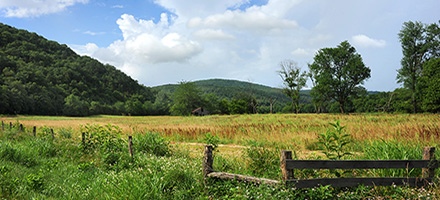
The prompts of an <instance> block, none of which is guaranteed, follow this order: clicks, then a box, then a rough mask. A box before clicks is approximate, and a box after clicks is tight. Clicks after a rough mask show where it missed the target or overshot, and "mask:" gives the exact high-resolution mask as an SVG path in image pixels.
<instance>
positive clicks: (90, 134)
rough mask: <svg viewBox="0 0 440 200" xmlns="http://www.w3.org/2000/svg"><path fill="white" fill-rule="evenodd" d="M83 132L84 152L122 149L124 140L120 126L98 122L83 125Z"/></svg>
mask: <svg viewBox="0 0 440 200" xmlns="http://www.w3.org/2000/svg"><path fill="white" fill-rule="evenodd" d="M81 132H82V133H84V137H85V138H84V144H83V143H81V147H82V149H83V151H84V152H91V151H93V150H100V151H102V152H103V153H105V152H109V151H122V149H123V147H124V144H125V142H124V140H122V139H121V133H122V130H121V129H120V128H119V126H114V125H110V124H108V125H105V126H100V125H97V124H92V125H90V124H87V125H85V126H81Z"/></svg>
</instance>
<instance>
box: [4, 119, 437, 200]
mask: <svg viewBox="0 0 440 200" xmlns="http://www.w3.org/2000/svg"><path fill="white" fill-rule="evenodd" d="M1 120H3V121H4V122H5V126H4V130H2V129H0V171H1V173H0V176H1V178H0V185H1V187H0V188H1V190H0V196H1V197H2V198H7V199H17V198H18V199H29V198H36V199H48V198H53V199H61V198H63V199H231V198H235V199H248V198H253V199H298V198H301V199H305V198H307V199H334V198H341V199H359V198H393V199H433V198H434V199H435V198H439V197H440V196H439V195H438V194H439V193H440V190H439V189H438V187H437V183H438V182H437V181H435V182H434V184H433V185H431V186H426V187H423V188H411V187H393V186H390V187H362V186H360V187H357V188H331V187H328V186H323V187H319V188H311V189H295V188H287V187H285V186H282V185H278V186H267V185H255V184H251V183H242V182H236V181H216V180H212V179H210V180H206V181H205V180H204V179H203V177H202V169H201V167H202V166H201V165H202V164H201V161H202V155H203V150H202V149H203V145H190V143H188V142H199V143H205V144H213V145H215V146H217V148H216V150H215V153H214V168H215V170H218V171H226V172H231V173H239V174H246V175H252V176H257V177H266V178H272V179H279V178H280V176H281V175H280V171H279V151H280V150H282V149H290V150H294V151H295V154H294V155H295V157H296V158H306V159H328V158H331V157H329V156H327V154H323V153H322V152H324V153H326V152H327V153H332V152H331V151H330V152H329V151H325V149H326V148H325V147H326V146H325V143H326V140H325V138H324V137H322V136H323V135H325V134H327V130H333V128H334V127H333V126H331V125H329V122H335V121H337V120H338V121H339V122H340V125H341V126H345V128H344V129H341V130H343V131H344V132H343V134H348V135H349V138H348V139H349V143H348V144H347V145H344V146H342V147H341V148H340V149H339V150H337V151H340V152H342V154H329V155H330V156H331V155H342V156H340V157H343V159H421V156H422V147H423V146H437V145H436V144H437V143H438V142H439V134H438V133H439V128H438V127H439V125H440V117H439V116H438V115H433V114H428V115H329V114H321V115H235V116H209V117H202V118H196V117H114V116H97V117H90V118H62V117H31V116H29V117H26V116H22V117H3V118H2V119H1ZM9 122H12V123H13V127H12V128H9ZM19 123H22V124H24V127H25V129H24V131H21V130H20V128H19ZM110 124H112V125H110ZM333 125H334V126H335V127H339V123H333ZM32 126H38V128H37V133H36V137H34V136H33V134H32V128H31V127H32ZM50 128H54V130H55V131H54V132H55V139H53V138H52V136H51V132H50ZM335 130H336V129H335ZM338 130H339V129H338ZM81 132H83V133H85V136H86V137H85V142H84V143H83V142H82V140H81V134H80V133H81ZM127 135H133V146H134V155H133V157H131V156H130V154H129V153H128V145H127V139H126V138H127V137H126V136H127ZM341 136H342V135H341ZM345 138H346V137H345ZM327 142H328V140H327ZM224 143H230V145H226V146H222V145H220V144H224ZM345 152H350V153H351V154H350V155H348V154H344V153H345ZM333 153H337V152H333ZM438 153H439V152H438V151H437V157H439V154H438ZM353 173H356V176H403V177H405V176H419V175H420V174H421V172H420V171H417V170H414V171H407V170H405V169H402V170H369V172H367V171H356V172H344V173H339V172H338V173H335V172H331V171H326V170H321V171H316V170H298V171H295V176H296V177H297V178H316V177H334V176H338V174H344V175H343V176H352V174H353ZM350 174H351V175H350ZM438 176H439V172H437V173H436V179H437V178H438Z"/></svg>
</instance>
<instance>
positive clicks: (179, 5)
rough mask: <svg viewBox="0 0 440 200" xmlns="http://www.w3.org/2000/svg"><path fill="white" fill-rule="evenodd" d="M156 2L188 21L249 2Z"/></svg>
mask: <svg viewBox="0 0 440 200" xmlns="http://www.w3.org/2000/svg"><path fill="white" fill-rule="evenodd" d="M154 2H155V3H156V4H158V5H160V6H162V7H164V8H166V9H168V10H169V11H170V12H172V13H175V14H176V15H177V16H179V18H182V19H184V20H186V19H189V18H193V17H206V16H209V15H212V13H221V12H224V11H225V10H227V9H229V8H237V7H239V6H241V5H243V4H245V3H248V2H249V0H221V1H216V0H214V1H212V0H211V1H206V0H185V1H182V0H177V1H176V0H155V1H154Z"/></svg>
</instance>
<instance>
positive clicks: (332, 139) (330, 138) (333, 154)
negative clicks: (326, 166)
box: [318, 120, 351, 160]
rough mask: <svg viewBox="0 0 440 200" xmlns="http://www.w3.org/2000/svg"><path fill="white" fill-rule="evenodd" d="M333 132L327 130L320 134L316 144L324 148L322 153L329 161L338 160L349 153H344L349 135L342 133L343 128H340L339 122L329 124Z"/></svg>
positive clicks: (348, 141)
mask: <svg viewBox="0 0 440 200" xmlns="http://www.w3.org/2000/svg"><path fill="white" fill-rule="evenodd" d="M330 125H331V126H333V130H331V129H329V130H327V132H326V133H320V134H319V137H318V143H319V144H321V145H322V146H323V147H324V151H323V153H324V154H325V155H326V156H327V158H328V159H330V160H340V159H342V158H344V157H345V156H348V155H351V153H349V152H347V151H345V146H347V145H348V144H349V143H350V142H351V140H350V134H344V133H342V131H343V129H344V128H345V126H341V124H340V122H339V120H338V121H336V123H330Z"/></svg>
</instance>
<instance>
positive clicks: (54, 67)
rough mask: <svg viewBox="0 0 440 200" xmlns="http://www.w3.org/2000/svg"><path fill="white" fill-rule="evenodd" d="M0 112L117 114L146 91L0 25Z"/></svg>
mask: <svg viewBox="0 0 440 200" xmlns="http://www.w3.org/2000/svg"><path fill="white" fill-rule="evenodd" d="M0 71H1V75H0V114H37V115H72V116H83V115H89V114H95V113H96V114H98V113H106V114H112V113H114V114H120V113H121V109H124V108H125V102H127V101H129V100H130V99H133V98H134V99H136V100H139V101H142V102H143V101H147V100H152V98H154V97H153V96H154V95H152V93H151V89H150V88H147V87H145V86H143V85H140V84H138V83H137V81H135V80H133V79H132V78H131V77H129V76H127V75H126V74H124V73H123V72H121V71H119V70H118V69H116V68H115V67H113V66H111V65H104V64H102V63H100V62H98V61H97V60H95V59H92V58H90V57H87V56H79V55H77V54H76V53H75V52H73V51H72V50H71V49H70V48H69V47H67V46H66V45H60V44H59V43H57V42H54V41H49V40H47V39H45V38H43V37H41V36H39V35H37V34H36V33H30V32H28V31H25V30H18V29H16V28H13V27H11V26H8V25H4V24H1V23H0Z"/></svg>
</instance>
